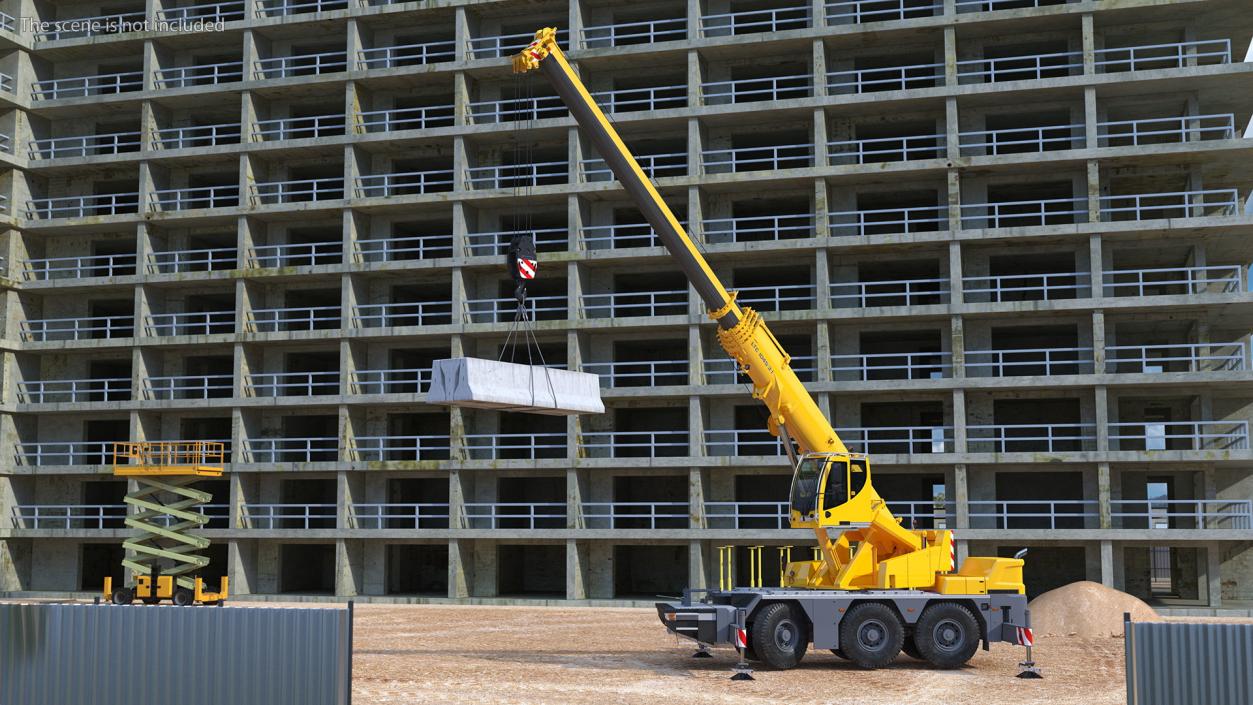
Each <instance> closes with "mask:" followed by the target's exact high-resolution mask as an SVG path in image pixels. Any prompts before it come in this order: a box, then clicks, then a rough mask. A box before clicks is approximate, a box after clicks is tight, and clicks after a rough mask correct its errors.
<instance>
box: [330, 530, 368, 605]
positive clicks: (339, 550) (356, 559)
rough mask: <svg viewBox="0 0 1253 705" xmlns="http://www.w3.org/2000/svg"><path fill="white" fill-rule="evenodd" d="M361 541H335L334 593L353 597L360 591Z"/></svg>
mask: <svg viewBox="0 0 1253 705" xmlns="http://www.w3.org/2000/svg"><path fill="white" fill-rule="evenodd" d="M361 543H362V542H361V541H360V540H356V539H338V540H337V541H335V595H336V596H337V597H355V596H356V595H358V594H360V592H361V586H362V582H361V577H362V570H361V569H362V561H361V558H362V555H363V551H362V548H361Z"/></svg>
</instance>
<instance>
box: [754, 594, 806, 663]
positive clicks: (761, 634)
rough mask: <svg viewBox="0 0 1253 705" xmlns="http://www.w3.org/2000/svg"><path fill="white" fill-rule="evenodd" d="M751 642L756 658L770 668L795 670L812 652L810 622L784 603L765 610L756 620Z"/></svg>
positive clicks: (796, 609)
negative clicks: (806, 655) (810, 649)
mask: <svg viewBox="0 0 1253 705" xmlns="http://www.w3.org/2000/svg"><path fill="white" fill-rule="evenodd" d="M748 641H749V644H751V645H752V649H753V651H754V652H756V655H757V658H759V659H761V660H762V661H764V662H765V664H766V665H767V666H769V667H771V668H777V669H788V668H793V667H795V666H796V664H798V663H800V661H801V659H802V658H804V657H805V651H806V650H807V649H809V623H808V620H806V619H805V616H804V615H803V613H801V611H800V610H799V609H798V608H796V607H793V606H792V605H789V604H787V603H785V602H774V603H771V604H768V605H766V606H765V607H762V608H761V610H759V611H758V612H757V614H756V616H754V617H753V623H752V625H751V626H750V627H749V630H748Z"/></svg>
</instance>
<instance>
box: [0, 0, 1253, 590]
mask: <svg viewBox="0 0 1253 705" xmlns="http://www.w3.org/2000/svg"><path fill="white" fill-rule="evenodd" d="M429 5H431V4H428V3H418V2H387V1H386V0H246V1H240V0H147V1H145V0H110V2H107V3H105V2H81V3H79V2H57V3H43V2H33V1H32V0H4V1H3V2H0V9H2V10H3V12H4V14H3V15H0V51H2V52H3V55H2V56H0V133H3V141H2V143H0V146H2V147H3V154H0V164H2V165H3V176H0V195H2V196H3V198H4V200H3V204H4V206H5V211H4V215H3V221H4V224H5V227H6V231H5V234H4V238H3V241H2V246H3V250H2V254H3V255H4V260H3V263H4V273H5V275H6V278H5V280H4V306H3V316H4V327H3V330H4V341H3V342H4V353H3V355H4V358H3V363H4V364H3V384H2V392H3V399H2V401H3V407H2V408H0V414H2V416H0V421H2V424H3V433H2V434H0V592H3V593H8V594H32V593H38V594H67V593H75V592H80V591H96V590H98V589H99V587H100V585H101V582H102V579H103V578H104V577H105V576H106V575H109V574H111V573H112V574H117V573H119V572H120V566H119V559H120V551H121V549H120V538H121V536H122V535H123V534H124V532H123V531H122V530H121V528H120V527H121V517H122V514H123V508H122V505H121V503H120V500H121V497H122V495H123V494H124V492H125V491H126V486H125V484H124V483H120V482H118V481H115V480H114V479H113V478H112V477H111V476H110V475H109V467H108V444H109V443H111V442H112V441H116V440H125V439H132V440H145V439H147V440H192V439H199V440H220V441H223V442H225V443H226V444H227V445H228V447H229V452H230V458H231V462H230V464H229V466H228V468H227V474H226V475H225V476H224V479H223V480H220V481H216V482H214V483H210V484H208V485H207V488H208V489H210V490H211V491H212V492H213V493H214V495H215V497H216V499H215V501H214V504H213V505H211V506H210V508H209V511H210V512H211V515H212V516H213V523H212V524H211V525H210V528H209V529H208V531H207V533H208V534H209V535H211V536H212V538H213V540H214V542H215V543H214V546H213V552H212V557H213V563H212V565H211V574H210V576H209V577H210V578H211V579H212V577H213V575H215V574H220V573H222V572H226V573H228V574H229V575H230V577H231V579H232V588H233V592H235V593H238V594H241V595H251V596H272V595H293V594H295V595H336V596H341V597H344V596H358V597H360V598H365V599H370V598H374V599H414V600H425V599H454V600H455V599H488V600H490V599H502V600H503V599H513V598H519V597H522V598H531V599H555V600H571V601H588V600H590V601H610V600H634V599H648V598H651V597H652V596H654V595H657V594H669V595H674V594H677V593H678V592H679V591H680V590H681V589H682V588H683V587H685V586H687V585H693V586H702V585H716V584H717V582H718V580H719V560H718V559H719V555H720V553H719V552H720V549H721V547H724V546H733V547H736V548H734V549H732V550H733V552H734V553H735V554H736V557H737V561H736V569H735V572H736V573H737V576H736V580H737V582H739V583H741V584H744V583H746V582H747V581H748V580H749V575H748V571H747V569H746V567H745V566H746V565H747V552H748V550H749V549H748V547H750V546H764V547H765V548H764V549H763V552H762V558H763V562H764V565H765V570H764V571H763V572H764V575H763V579H764V580H765V582H766V583H767V584H770V583H771V582H774V581H777V579H778V576H777V572H776V570H775V562H776V558H777V556H778V555H780V554H781V553H782V552H783V551H784V549H783V548H782V547H785V546H793V547H795V548H793V549H792V553H793V556H794V557H795V556H798V555H804V551H807V550H808V548H807V546H808V545H809V544H810V543H811V542H812V536H811V535H807V534H805V533H804V532H793V531H791V530H789V529H787V528H786V519H785V518H784V517H783V503H784V502H785V501H786V495H787V488H788V484H789V477H790V475H789V468H788V467H787V465H786V462H785V460H784V458H783V456H782V454H781V452H780V448H779V445H778V443H777V441H776V440H775V439H774V438H772V437H771V436H770V435H769V434H768V433H767V432H766V431H765V423H764V419H763V414H762V410H761V408H760V407H759V405H758V404H757V403H756V402H754V401H753V400H752V399H751V398H750V397H749V395H748V394H747V392H746V390H745V388H744V385H743V384H742V380H737V379H736V373H735V370H734V369H733V367H732V365H731V364H730V362H729V361H728V360H726V359H725V358H724V356H723V354H722V353H721V351H720V350H719V349H718V347H717V344H716V342H715V341H714V339H713V328H712V325H711V324H710V322H709V321H708V320H707V319H706V317H705V315H704V312H703V311H701V310H700V306H699V305H698V303H697V299H696V296H695V294H694V292H692V291H691V290H690V288H689V287H688V284H687V282H686V281H685V280H684V279H683V278H682V277H681V276H680V274H679V273H678V270H677V269H676V268H675V267H674V266H673V264H672V262H671V261H670V259H669V258H668V256H667V255H666V253H665V251H664V250H663V249H661V248H660V247H658V246H657V243H656V242H655V240H654V238H653V235H652V233H651V232H650V231H649V229H648V227H647V226H644V225H642V219H641V217H640V215H639V214H638V212H637V211H636V208H635V207H634V205H633V204H632V203H631V202H630V201H629V200H627V198H626V196H625V194H624V193H623V192H622V191H621V189H619V188H618V187H617V186H616V184H615V183H614V182H613V181H612V179H611V178H610V176H609V172H608V170H607V169H606V167H605V165H604V163H603V162H602V161H600V159H599V158H598V155H597V154H595V153H594V152H593V151H591V150H590V149H589V147H588V146H587V145H586V144H585V143H584V142H583V141H582V140H581V139H580V137H579V134H578V132H577V131H576V129H575V126H574V124H573V122H572V121H571V120H570V118H569V117H568V115H567V112H566V109H565V108H564V107H563V106H562V104H561V103H560V101H559V100H558V99H557V98H556V96H555V95H553V94H552V93H551V91H550V90H549V89H548V87H547V85H546V84H545V83H544V82H543V81H542V79H540V78H527V79H516V78H514V77H513V76H512V75H511V74H510V72H509V68H508V62H507V60H506V59H505V58H504V57H506V56H507V55H508V54H510V53H512V52H514V51H516V50H517V49H518V48H519V47H521V46H523V45H525V44H526V43H527V41H528V39H529V37H530V35H531V33H533V32H534V30H535V29H537V28H538V27H540V26H541V25H543V24H550V25H553V26H557V27H559V28H561V29H562V35H561V36H562V37H563V41H565V42H567V43H568V46H569V47H570V55H571V57H572V60H573V61H574V62H575V63H576V65H577V67H578V70H579V71H580V73H581V75H582V77H583V79H584V80H585V81H586V82H587V83H588V84H589V85H590V86H591V87H592V89H593V91H595V93H596V97H597V99H598V100H599V101H600V102H601V104H602V105H604V106H605V107H606V110H607V112H609V113H611V116H612V118H613V119H614V121H615V122H616V124H617V125H618V127H619V129H620V131H621V132H622V133H623V135H624V138H625V139H626V140H627V141H628V143H629V144H630V146H631V148H632V149H633V150H634V151H635V152H636V154H637V155H638V156H639V158H640V160H641V163H642V164H643V165H644V167H645V168H646V169H647V170H648V171H649V172H650V174H651V175H652V176H653V177H654V178H655V179H656V180H657V182H658V184H659V185H660V189H661V191H662V193H663V194H664V196H665V197H666V198H667V199H668V200H669V201H670V202H671V203H672V205H673V206H674V208H675V210H676V212H677V213H679V214H680V217H681V218H683V219H684V221H685V222H686V224H687V226H688V227H689V228H690V229H691V232H692V233H693V236H694V237H695V238H696V240H697V241H698V242H699V243H700V244H701V247H702V248H703V250H704V251H705V252H707V253H708V256H709V258H710V260H711V261H712V263H713V265H714V266H715V268H716V269H717V271H718V273H719V275H720V276H721V277H723V278H724V280H725V281H726V282H727V283H728V284H729V285H730V286H732V287H734V288H735V289H738V290H739V292H740V295H739V300H740V301H741V302H744V303H748V304H749V305H751V306H753V307H755V308H757V309H758V310H761V311H763V312H765V314H764V315H765V316H766V317H767V318H768V319H769V320H770V321H771V325H772V326H773V327H774V329H775V330H776V331H777V333H778V335H779V337H780V339H781V341H782V342H783V344H784V346H785V347H786V348H787V349H788V350H789V351H790V352H791V353H792V355H793V356H794V359H793V363H794V366H795V367H796V368H797V369H799V370H801V371H802V374H803V375H804V376H805V378H806V380H807V382H808V383H810V385H811V388H812V390H813V392H814V393H815V395H816V396H817V397H818V399H819V402H820V404H821V405H822V406H823V408H824V409H825V410H826V411H828V413H829V414H830V415H831V418H832V421H833V423H834V424H835V425H836V427H837V428H839V429H840V431H841V433H842V435H843V437H844V438H845V440H846V441H847V442H848V443H849V445H850V446H851V447H852V448H854V449H856V450H862V451H866V452H869V453H871V454H873V458H874V463H875V466H874V467H875V468H876V480H877V486H878V488H879V491H880V493H881V494H883V495H884V496H885V497H886V498H888V499H889V501H890V502H891V505H892V507H893V509H894V511H895V512H896V514H897V515H899V516H900V517H902V518H903V520H904V521H906V522H910V523H911V524H913V525H916V526H920V527H923V526H941V525H942V526H945V527H955V528H956V531H957V536H958V539H959V546H960V551H961V552H962V554H963V555H974V554H990V555H1005V554H1009V553H1012V552H1014V551H1017V550H1018V549H1020V548H1021V547H1024V546H1026V547H1029V548H1030V555H1029V561H1028V570H1027V582H1028V584H1029V585H1030V587H1031V591H1032V593H1033V594H1034V593H1038V592H1040V591H1043V590H1046V589H1049V588H1052V587H1055V586H1057V585H1060V584H1063V583H1066V582H1069V581H1074V580H1080V579H1089V580H1095V581H1099V582H1103V583H1105V584H1108V585H1112V586H1115V587H1118V588H1121V589H1124V590H1127V591H1129V592H1131V593H1134V594H1136V595H1139V596H1141V597H1144V598H1147V599H1151V600H1153V601H1155V602H1157V603H1159V604H1161V605H1165V606H1167V607H1170V608H1175V609H1196V610H1217V609H1232V608H1241V607H1243V608H1244V609H1247V608H1248V605H1249V604H1250V603H1251V602H1253V547H1251V545H1253V529H1251V525H1250V521H1251V518H1250V513H1251V512H1250V499H1251V497H1253V452H1251V451H1250V448H1249V428H1248V424H1249V417H1250V415H1251V413H1253V412H1251V410H1250V404H1251V403H1253V374H1251V373H1250V369H1249V334H1250V332H1251V331H1253V298H1251V297H1250V295H1249V293H1248V282H1247V273H1248V272H1247V265H1248V263H1249V261H1250V252H1251V250H1253V248H1251V247H1250V245H1249V237H1250V235H1253V213H1251V211H1250V209H1249V207H1248V202H1249V200H1248V199H1249V195H1250V190H1251V189H1253V175H1251V174H1250V173H1249V170H1248V168H1247V167H1248V164H1249V163H1250V158H1251V155H1253V149H1251V147H1253V141H1250V140H1249V139H1246V134H1247V130H1246V127H1247V125H1248V124H1249V120H1250V113H1251V111H1253V64H1250V63H1249V62H1248V61H1247V59H1248V57H1247V53H1246V52H1247V49H1248V47H1249V42H1250V35H1251V33H1253V17H1251V16H1250V15H1249V13H1248V11H1247V10H1248V5H1247V0H1119V1H1118V2H1106V1H1104V0H1085V1H1082V2H1065V1H1064V0H832V1H828V2H824V1H823V0H811V1H806V0H786V1H783V2H764V1H760V0H687V1H686V2H682V1H680V2H660V1H659V2H631V3H621V2H611V1H609V0H561V1H559V2H544V1H536V2H531V1H527V2H523V1H522V0H506V1H503V2H478V1H471V0H451V1H450V2H443V3H437V4H436V5H438V6H437V7H431V6H429ZM84 18H86V19H91V18H95V19H96V20H98V21H96V22H72V21H71V20H79V19H84ZM144 20H148V21H151V22H165V23H167V24H170V25H171V26H167V27H148V28H144V27H137V26H134V25H133V24H132V23H134V22H140V21H144ZM58 22H59V23H58ZM145 29H147V30H148V31H143V30H145ZM519 232H530V233H532V234H534V235H535V237H536V239H537V240H538V243H539V249H540V257H541V264H540V272H541V276H540V279H539V280H538V281H537V283H536V284H535V286H534V287H533V289H532V293H533V296H532V298H531V301H530V305H531V307H532V312H533V314H534V317H535V318H536V319H537V323H536V335H537V337H538V339H539V341H540V344H541V349H542V353H543V356H544V359H545V361H547V362H548V363H553V364H560V365H565V366H568V367H569V368H570V369H581V370H585V371H591V372H596V373H598V374H600V375H601V377H602V380H603V386H604V397H605V400H606V405H607V411H606V413H605V414H603V415H600V416H587V417H582V418H578V419H569V420H568V419H564V418H552V417H540V416H529V415H518V414H501V413H494V412H487V411H459V410H455V409H454V410H452V411H451V412H450V411H449V410H447V409H446V408H442V407H436V406H432V405H428V404H426V403H425V402H424V398H423V388H424V384H425V382H426V381H427V380H428V379H429V376H428V375H429V369H430V365H431V361H432V360H435V359H439V358H443V357H448V356H458V355H474V356H480V357H492V358H495V357H497V356H499V355H500V354H501V349H502V345H503V344H504V341H505V338H506V335H507V333H508V331H509V328H510V325H511V321H512V317H513V301H512V297H511V291H512V286H511V284H510V282H509V280H508V276H507V274H506V272H505V270H504V268H503V258H502V253H503V251H504V247H505V245H506V244H507V243H508V241H509V240H510V238H511V237H512V236H513V235H514V234H516V233H519Z"/></svg>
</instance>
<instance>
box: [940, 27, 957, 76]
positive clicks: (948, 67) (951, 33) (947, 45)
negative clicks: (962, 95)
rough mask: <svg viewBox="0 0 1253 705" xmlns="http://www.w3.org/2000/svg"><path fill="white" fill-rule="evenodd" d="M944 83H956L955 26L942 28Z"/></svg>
mask: <svg viewBox="0 0 1253 705" xmlns="http://www.w3.org/2000/svg"><path fill="white" fill-rule="evenodd" d="M943 63H944V85H946V86H956V85H957V28H956V27H945V28H944V60H943Z"/></svg>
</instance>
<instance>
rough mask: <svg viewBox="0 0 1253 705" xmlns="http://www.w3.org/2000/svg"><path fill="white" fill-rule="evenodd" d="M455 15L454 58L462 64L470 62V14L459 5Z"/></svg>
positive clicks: (463, 6) (464, 7)
mask: <svg viewBox="0 0 1253 705" xmlns="http://www.w3.org/2000/svg"><path fill="white" fill-rule="evenodd" d="M455 13H456V14H455V15H454V16H453V58H454V59H456V61H457V63H461V62H463V61H469V60H470V36H471V33H470V14H469V13H468V12H467V11H466V6H465V5H458V6H457V8H456V10H455ZM458 75H460V74H458ZM457 124H462V123H460V122H459V123H457Z"/></svg>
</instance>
